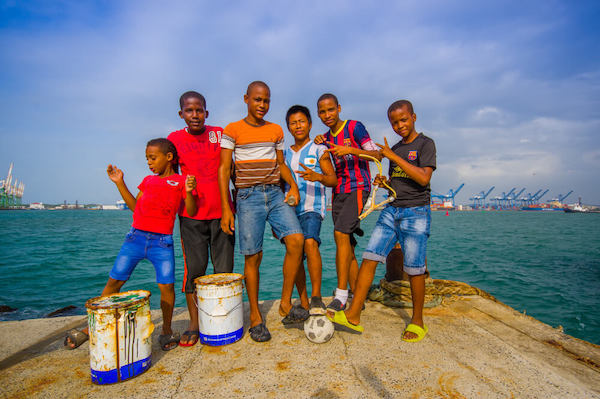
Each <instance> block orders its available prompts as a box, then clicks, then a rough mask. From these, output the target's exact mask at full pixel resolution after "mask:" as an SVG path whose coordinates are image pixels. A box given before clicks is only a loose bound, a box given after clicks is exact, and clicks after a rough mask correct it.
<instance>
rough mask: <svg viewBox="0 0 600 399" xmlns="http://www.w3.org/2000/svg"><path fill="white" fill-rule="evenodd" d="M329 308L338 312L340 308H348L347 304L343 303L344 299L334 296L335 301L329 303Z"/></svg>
mask: <svg viewBox="0 0 600 399" xmlns="http://www.w3.org/2000/svg"><path fill="white" fill-rule="evenodd" d="M327 309H331V310H335V311H336V312H339V311H340V310H344V309H346V305H345V304H342V301H340V300H339V299H337V298H333V301H331V303H329V305H327Z"/></svg>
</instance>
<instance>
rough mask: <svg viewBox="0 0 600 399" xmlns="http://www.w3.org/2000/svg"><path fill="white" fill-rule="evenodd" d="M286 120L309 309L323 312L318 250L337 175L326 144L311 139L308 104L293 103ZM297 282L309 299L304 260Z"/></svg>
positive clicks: (287, 159) (287, 157)
mask: <svg viewBox="0 0 600 399" xmlns="http://www.w3.org/2000/svg"><path fill="white" fill-rule="evenodd" d="M285 121H286V123H287V127H288V130H289V131H290V133H291V134H292V136H294V144H293V145H292V146H291V147H290V148H288V149H286V150H285V152H284V156H285V163H286V165H287V166H288V167H289V168H290V170H291V171H292V174H293V176H294V180H295V181H296V183H297V184H298V191H299V192H300V203H299V204H298V206H297V207H296V216H298V221H299V222H300V226H301V227H302V233H303V234H304V254H305V255H306V265H307V268H308V274H309V276H310V282H311V285H312V292H311V299H310V313H311V314H324V313H325V305H324V304H323V300H322V299H321V274H322V261H321V253H320V252H319V245H321V238H320V233H321V222H322V221H323V218H324V217H325V208H326V199H325V198H326V196H325V189H326V187H335V186H336V185H337V177H336V175H335V171H334V169H333V165H332V164H331V159H330V157H329V154H328V153H327V147H326V146H324V145H318V144H315V143H313V142H312V141H311V139H310V136H309V134H310V129H311V128H312V119H311V117H310V111H309V110H308V108H307V107H304V106H302V105H294V106H292V107H291V108H290V109H289V110H288V111H287V114H286V116H285ZM296 286H297V287H298V291H299V293H300V298H301V300H302V302H304V301H306V302H308V297H307V295H306V274H305V273H304V265H303V264H302V265H301V266H300V270H299V271H298V274H297V276H296Z"/></svg>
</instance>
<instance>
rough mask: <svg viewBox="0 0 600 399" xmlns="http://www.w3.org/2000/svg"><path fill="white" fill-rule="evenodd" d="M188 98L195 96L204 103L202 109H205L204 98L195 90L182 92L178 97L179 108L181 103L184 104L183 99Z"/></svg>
mask: <svg viewBox="0 0 600 399" xmlns="http://www.w3.org/2000/svg"><path fill="white" fill-rule="evenodd" d="M188 98H197V99H198V100H200V101H201V102H202V105H204V109H206V99H205V98H204V96H203V95H202V94H200V93H198V92H197V91H186V92H185V93H183V94H182V95H181V97H179V108H181V109H183V104H185V100H187V99H188Z"/></svg>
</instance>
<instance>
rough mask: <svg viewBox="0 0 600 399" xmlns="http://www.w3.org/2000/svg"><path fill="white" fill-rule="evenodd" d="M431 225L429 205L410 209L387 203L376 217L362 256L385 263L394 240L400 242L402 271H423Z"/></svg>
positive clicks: (422, 272)
mask: <svg viewBox="0 0 600 399" xmlns="http://www.w3.org/2000/svg"><path fill="white" fill-rule="evenodd" d="M430 226H431V209H430V208H429V205H426V206H416V207H409V208H403V207H394V206H392V205H388V206H386V207H385V208H384V209H383V211H381V214H380V215H379V219H377V223H376V224H375V228H374V229H373V233H371V239H370V240H369V244H368V245H367V249H366V250H365V252H364V253H363V259H370V260H374V261H378V262H382V263H385V259H386V257H387V256H388V254H389V253H390V252H391V251H392V249H393V248H394V246H395V245H396V243H400V245H401V246H402V251H403V253H404V271H405V272H406V273H407V274H409V275H411V276H416V275H420V274H424V273H425V257H426V252H427V239H428V238H429V229H430Z"/></svg>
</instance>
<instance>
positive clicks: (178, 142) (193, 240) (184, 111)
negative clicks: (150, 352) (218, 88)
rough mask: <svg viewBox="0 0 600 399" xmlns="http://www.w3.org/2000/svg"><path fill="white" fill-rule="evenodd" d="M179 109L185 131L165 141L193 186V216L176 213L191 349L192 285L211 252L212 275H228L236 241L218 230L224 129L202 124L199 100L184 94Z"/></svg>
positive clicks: (194, 320) (185, 339) (186, 341)
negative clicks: (218, 174) (168, 143)
mask: <svg viewBox="0 0 600 399" xmlns="http://www.w3.org/2000/svg"><path fill="white" fill-rule="evenodd" d="M179 105H180V108H181V109H180V111H179V116H180V117H181V119H183V120H184V121H185V123H186V124H187V128H184V129H181V130H177V131H175V132H173V133H171V134H170V135H169V137H168V138H169V140H171V141H172V142H173V144H175V147H177V153H178V154H179V164H180V165H181V173H182V174H183V175H185V174H190V175H194V176H196V181H197V188H196V192H197V196H196V204H197V208H198V210H197V212H196V213H195V214H193V215H190V214H189V213H188V212H186V210H185V209H184V208H183V207H182V209H181V211H180V213H179V228H180V232H181V246H182V248H183V259H184V276H183V288H182V291H183V292H185V298H186V302H187V306H188V311H189V314H190V323H189V326H188V328H187V330H186V331H185V332H184V333H183V336H182V337H181V341H180V345H181V346H192V345H195V344H196V342H198V336H199V332H198V327H199V325H198V307H197V305H196V301H195V300H194V299H195V298H194V289H195V286H194V279H196V278H198V277H200V276H204V275H205V274H206V268H207V266H208V256H209V251H210V259H211V261H212V264H213V267H214V272H215V273H231V272H232V271H233V247H234V243H235V238H234V236H232V235H227V234H225V233H224V232H223V230H222V229H221V194H220V193H219V184H218V182H217V172H218V168H219V159H220V156H221V133H222V132H223V129H222V128H220V127H217V126H208V125H206V124H205V123H204V122H205V120H206V118H207V117H208V111H207V110H206V99H205V98H204V96H203V95H202V94H200V93H198V92H195V91H188V92H185V93H184V94H183V95H182V96H181V97H180V98H179ZM228 200H229V199H228ZM229 201H230V200H229ZM230 204H231V202H230Z"/></svg>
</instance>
